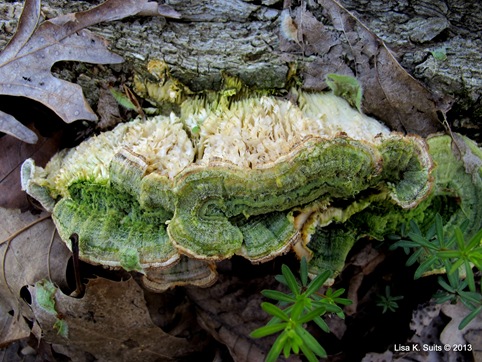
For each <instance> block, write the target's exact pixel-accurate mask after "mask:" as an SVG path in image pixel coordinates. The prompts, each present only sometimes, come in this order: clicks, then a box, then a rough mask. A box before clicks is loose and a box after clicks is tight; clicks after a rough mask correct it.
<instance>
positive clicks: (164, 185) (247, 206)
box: [22, 93, 433, 289]
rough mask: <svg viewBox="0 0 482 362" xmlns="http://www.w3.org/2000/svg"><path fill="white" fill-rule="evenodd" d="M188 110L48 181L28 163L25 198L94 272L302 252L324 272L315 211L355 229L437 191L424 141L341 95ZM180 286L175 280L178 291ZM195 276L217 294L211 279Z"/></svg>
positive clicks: (48, 170) (107, 139)
mask: <svg viewBox="0 0 482 362" xmlns="http://www.w3.org/2000/svg"><path fill="white" fill-rule="evenodd" d="M180 110H181V111H180V115H175V114H171V115H170V116H156V117H154V118H151V119H148V120H146V121H141V120H135V121H133V122H130V123H125V124H122V125H119V126H118V127H116V128H115V129H114V130H112V131H110V132H105V133H102V134H100V135H99V136H96V137H93V138H91V139H88V140H86V141H85V142H83V143H82V144H80V145H79V146H77V147H76V148H74V149H71V150H68V151H63V152H61V153H59V154H58V155H56V156H55V157H54V158H53V159H52V160H51V161H50V163H49V164H48V165H47V166H46V167H45V169H43V168H40V167H37V166H35V164H34V162H33V161H32V160H27V161H26V162H25V163H24V165H23V167H22V185H23V188H24V189H25V190H26V191H27V192H28V193H29V194H31V195H32V196H33V197H35V198H37V199H38V200H39V201H40V202H41V203H42V204H43V205H44V207H45V208H46V209H48V210H49V211H52V213H53V219H54V222H55V224H56V225H57V228H58V230H59V234H60V236H61V237H62V239H63V240H66V241H68V238H69V236H70V235H71V234H72V233H77V234H78V235H79V245H80V257H81V258H83V259H84V260H86V261H88V262H92V263H98V264H103V265H108V266H114V267H119V266H120V267H123V268H125V269H126V270H137V271H140V272H144V273H148V272H149V271H152V270H153V269H155V268H168V267H172V266H173V265H174V264H175V263H177V262H179V260H180V255H186V256H187V257H189V258H193V259H198V260H205V261H207V264H203V263H201V264H199V263H197V264H196V263H194V264H193V263H186V262H184V263H183V267H182V268H179V269H178V270H181V271H183V270H185V269H186V268H191V266H192V268H193V271H194V269H195V270H205V271H206V270H208V269H209V270H211V269H212V265H213V264H212V262H213V261H216V260H221V259H225V258H229V257H231V256H232V255H241V256H243V257H245V258H247V259H249V260H251V261H252V262H254V263H258V262H263V261H266V260H269V259H272V258H274V257H276V256H277V255H280V254H282V253H285V252H288V251H289V250H290V249H291V248H292V247H294V248H295V249H296V250H297V252H299V250H304V253H305V254H310V255H311V254H313V255H315V256H314V257H313V260H317V259H316V258H317V257H316V255H317V252H318V251H317V250H316V248H313V247H312V245H315V244H316V243H315V241H314V240H311V241H310V240H308V239H309V237H308V236H307V235H308V234H310V233H309V232H307V229H306V227H305V226H306V225H312V227H311V229H310V230H315V229H316V227H317V226H318V225H321V224H322V223H321V224H320V222H319V220H318V221H317V223H314V221H313V218H310V217H308V216H307V217H306V218H305V219H303V218H302V217H301V218H300V215H306V214H307V212H306V210H307V208H308V209H309V208H311V209H312V210H315V209H316V210H318V211H316V212H318V213H320V212H321V213H323V212H326V213H327V214H326V215H325V216H324V217H323V216H322V217H321V219H323V218H324V219H326V220H330V222H331V221H334V220H337V217H336V214H337V213H338V214H339V215H342V216H340V217H339V219H338V221H339V222H347V221H348V220H349V218H350V216H352V215H354V214H356V213H357V212H358V209H360V210H362V209H363V208H367V207H368V206H369V205H370V203H371V202H372V201H373V200H378V199H380V198H383V200H385V201H386V202H389V203H391V204H393V205H394V207H396V208H398V210H400V212H403V210H405V209H412V208H414V207H416V206H417V205H418V204H419V203H420V202H422V201H423V200H424V199H425V198H426V197H427V196H428V195H429V194H430V192H431V190H432V183H433V180H432V176H431V172H432V168H433V164H432V159H431V157H430V156H429V154H428V150H427V147H426V143H425V141H424V140H422V139H421V138H419V137H416V136H405V135H401V134H397V133H391V132H389V130H388V129H387V128H386V127H385V126H384V125H382V124H381V123H379V122H378V121H376V120H374V119H372V118H370V117H367V116H365V115H363V114H361V113H360V112H358V111H357V110H355V109H353V108H352V107H350V105H349V104H348V103H347V102H346V101H345V100H344V99H342V98H340V97H337V96H335V95H333V94H320V93H317V94H315V93H299V94H298V100H297V102H296V103H293V102H291V101H288V100H284V99H280V98H276V97H268V96H256V97H248V98H245V99H241V100H238V101H231V102H221V101H219V99H217V100H216V101H215V102H208V101H206V99H201V98H190V99H188V100H186V101H184V102H183V103H182V104H181V105H180ZM320 205H322V206H320ZM335 210H338V211H336V212H335ZM314 212H315V211H313V212H312V213H314ZM329 213H331V214H330V215H331V216H328V215H329ZM343 215H344V216H343ZM318 219H319V218H318ZM305 224H306V225H305ZM315 224H316V225H315ZM311 234H313V233H311ZM311 234H310V235H311ZM311 239H313V237H311ZM350 245H351V244H350ZM350 247H351V246H350ZM345 254H346V253H345ZM343 257H344V256H343ZM333 258H336V261H335V262H334V264H337V265H338V264H339V263H340V262H343V260H342V259H341V258H342V256H338V255H335V256H333ZM185 266H186V267H185ZM203 268H204V269H203ZM206 268H208V269H206ZM176 273H177V272H174V271H173V272H172V273H170V272H165V273H164V272H163V274H162V279H163V280H167V279H169V283H170V284H169V285H175V282H173V280H172V278H173V275H176ZM195 274H196V275H202V276H200V277H198V279H197V280H201V281H203V280H206V284H207V283H208V282H207V281H209V283H211V282H212V279H213V277H212V275H213V274H212V273H211V272H207V271H206V273H204V272H203V273H201V274H199V273H194V272H193V273H192V275H195ZM186 275H190V274H189V273H186V274H184V276H183V277H182V278H181V277H179V278H180V279H179V280H182V283H184V284H185V283H187V281H186V278H187V277H186ZM183 278H184V279H183ZM193 278H194V277H193ZM153 279H155V278H150V279H149V275H147V279H146V280H149V282H148V283H150V282H151V281H152V280H153ZM166 283H167V282H166ZM180 283H181V282H180ZM195 283H197V284H196V285H199V283H201V282H198V281H196V282H194V280H193V284H195ZM163 288H164V287H159V288H158V289H163Z"/></svg>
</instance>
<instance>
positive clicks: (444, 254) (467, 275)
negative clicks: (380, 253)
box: [391, 214, 482, 329]
mask: <svg viewBox="0 0 482 362" xmlns="http://www.w3.org/2000/svg"><path fill="white" fill-rule="evenodd" d="M467 225H468V222H466V223H463V224H462V226H456V227H455V229H454V230H453V232H451V233H447V231H446V230H444V222H443V219H442V217H441V216H440V215H439V214H437V215H436V216H435V222H434V224H433V225H431V227H430V228H429V229H428V230H427V231H426V233H422V231H421V230H420V228H419V226H418V225H417V223H416V222H414V221H412V222H411V223H410V228H409V230H406V234H405V235H403V234H404V233H402V239H401V240H399V241H397V242H395V243H394V244H393V245H392V246H391V248H397V247H401V248H403V249H404V250H405V252H406V253H407V254H408V253H409V251H410V250H411V251H412V254H411V256H410V257H409V258H408V260H407V265H408V266H410V265H413V264H414V263H416V262H419V263H420V265H419V266H418V268H417V269H416V271H415V275H414V278H415V279H417V278H420V277H421V276H423V275H425V274H427V273H433V272H434V271H438V272H439V273H441V272H443V273H445V274H446V275H445V277H439V278H438V282H439V285H440V286H441V287H442V291H440V292H438V293H437V294H436V295H435V299H436V301H437V302H438V303H444V302H447V301H451V302H454V303H455V302H457V301H459V300H460V301H461V302H462V303H463V304H464V305H465V306H466V307H467V308H468V309H469V311H470V312H469V314H468V315H467V316H466V317H465V318H464V319H463V320H462V321H461V322H460V325H459V329H463V328H465V327H466V326H467V325H468V324H469V323H470V322H471V321H472V320H473V319H474V318H475V317H476V316H477V315H478V314H479V313H480V312H481V311H482V294H481V290H480V280H478V281H476V277H475V276H476V274H475V273H474V271H473V269H474V268H475V269H476V270H477V271H478V275H480V272H481V271H482V229H481V230H479V231H478V232H477V233H475V235H473V236H472V237H471V238H469V239H466V238H465V237H464V232H463V230H464V229H465V228H466V227H467Z"/></svg>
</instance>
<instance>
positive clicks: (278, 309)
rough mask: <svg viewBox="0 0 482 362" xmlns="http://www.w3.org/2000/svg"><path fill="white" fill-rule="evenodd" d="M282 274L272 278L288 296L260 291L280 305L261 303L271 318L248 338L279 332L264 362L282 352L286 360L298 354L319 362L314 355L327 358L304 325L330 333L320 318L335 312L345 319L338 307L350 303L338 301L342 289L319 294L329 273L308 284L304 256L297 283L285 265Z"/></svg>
mask: <svg viewBox="0 0 482 362" xmlns="http://www.w3.org/2000/svg"><path fill="white" fill-rule="evenodd" d="M281 272H282V275H277V276H276V277H275V278H276V280H278V281H279V282H280V283H282V284H284V285H286V286H287V287H288V288H289V290H290V293H283V292H280V291H277V290H263V291H262V292H261V294H262V295H264V296H265V297H267V298H270V299H274V300H276V301H278V305H279V306H276V305H274V304H272V303H268V302H264V303H261V308H262V309H263V310H264V311H265V312H267V313H268V314H271V315H272V316H273V318H272V319H271V320H270V321H269V322H268V323H267V324H266V325H265V326H263V327H261V328H258V329H256V330H254V331H253V332H251V334H250V336H251V337H253V338H262V337H266V336H269V335H272V334H275V333H278V332H281V333H280V335H279V336H278V338H277V339H276V341H275V342H274V343H273V346H272V347H271V350H270V351H269V353H268V355H267V356H266V362H270V361H276V359H277V358H278V356H279V355H280V354H281V352H283V355H284V356H285V358H288V357H289V356H290V355H291V352H293V353H294V354H299V353H300V351H301V352H302V353H303V354H304V355H305V357H306V358H307V359H308V361H310V362H311V361H318V359H317V357H316V356H318V357H321V358H324V357H326V356H327V354H326V351H325V349H324V348H323V347H322V346H321V345H320V344H319V343H318V341H317V340H316V339H315V338H314V337H313V336H312V335H311V334H310V332H308V331H307V330H306V328H305V324H306V323H308V322H310V321H313V322H315V323H316V324H317V325H318V327H320V328H321V329H322V330H323V331H325V332H327V333H329V332H330V328H329V327H328V325H327V324H326V323H325V321H324V320H323V319H322V318H321V317H322V316H323V315H324V314H326V313H334V314H336V315H337V316H338V317H340V318H344V317H345V315H344V313H343V311H342V309H341V308H340V307H339V306H338V305H349V304H351V303H352V301H351V300H349V299H345V298H340V296H341V295H342V294H343V293H344V292H345V290H344V289H339V290H336V291H334V290H333V289H332V288H328V289H327V291H326V292H325V294H320V293H318V290H319V289H320V288H321V286H322V285H323V284H324V283H325V282H326V281H327V280H328V278H329V277H330V275H331V273H330V272H328V271H325V272H323V273H321V274H320V275H318V276H317V277H316V278H315V279H313V280H312V281H311V282H310V283H309V284H308V265H307V262H306V259H305V258H304V257H303V258H302V259H301V265H300V281H298V280H297V279H296V278H295V276H294V275H293V273H292V271H291V270H290V268H289V267H287V266H286V265H283V266H282V267H281ZM282 308H283V309H282Z"/></svg>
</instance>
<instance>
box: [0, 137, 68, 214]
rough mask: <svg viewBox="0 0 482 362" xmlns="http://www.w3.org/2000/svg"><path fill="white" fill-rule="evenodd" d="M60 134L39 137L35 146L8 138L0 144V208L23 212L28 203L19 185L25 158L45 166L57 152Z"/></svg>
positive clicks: (3, 139)
mask: <svg viewBox="0 0 482 362" xmlns="http://www.w3.org/2000/svg"><path fill="white" fill-rule="evenodd" d="M61 135H62V132H58V133H56V134H55V135H54V136H52V137H49V138H46V137H43V136H40V137H39V141H38V142H37V143H36V144H26V143H23V142H21V141H20V140H18V139H17V138H13V137H10V136H4V137H2V141H1V142H0V207H5V208H10V209H20V210H22V211H25V210H27V209H28V208H29V206H30V203H29V201H28V199H27V194H26V193H25V192H24V191H22V189H21V185H20V167H21V165H22V163H23V161H25V160H26V159H27V158H33V159H34V160H35V162H36V163H37V164H39V165H45V164H46V163H47V162H48V161H49V160H50V158H51V157H52V156H53V155H54V154H55V153H56V152H57V151H58V150H59V144H60V137H61Z"/></svg>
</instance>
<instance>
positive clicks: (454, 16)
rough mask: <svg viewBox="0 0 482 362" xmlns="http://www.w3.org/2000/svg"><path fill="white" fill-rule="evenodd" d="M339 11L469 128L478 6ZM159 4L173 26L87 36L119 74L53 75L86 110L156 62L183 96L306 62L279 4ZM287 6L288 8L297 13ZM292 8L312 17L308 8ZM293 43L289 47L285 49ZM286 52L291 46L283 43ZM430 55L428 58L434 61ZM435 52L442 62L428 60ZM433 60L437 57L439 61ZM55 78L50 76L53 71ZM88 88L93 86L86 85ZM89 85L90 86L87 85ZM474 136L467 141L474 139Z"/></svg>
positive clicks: (259, 80) (2, 19) (279, 74)
mask: <svg viewBox="0 0 482 362" xmlns="http://www.w3.org/2000/svg"><path fill="white" fill-rule="evenodd" d="M100 2H101V1H99V0H91V1H75V2H70V1H65V0H49V1H44V2H43V8H42V9H43V14H44V15H45V16H46V17H47V18H51V17H54V16H56V15H58V14H61V13H66V12H70V11H79V10H82V9H86V8H89V7H92V6H93V5H96V4H98V3H100ZM341 3H342V5H343V6H345V7H346V8H347V9H348V10H350V11H351V12H352V13H353V14H354V15H355V16H356V17H358V18H359V19H360V20H361V21H363V22H364V23H365V24H366V25H367V27H368V28H369V29H371V30H372V31H373V32H375V33H376V34H377V35H378V36H380V37H381V38H382V39H383V40H384V41H385V42H386V43H387V45H388V46H389V47H390V48H391V49H392V50H393V51H394V53H395V54H396V55H397V57H398V59H399V60H400V62H401V64H402V65H403V66H404V67H405V68H406V69H407V70H408V71H409V72H410V73H411V74H413V75H414V76H415V77H416V78H418V79H420V80H421V81H422V82H424V83H425V84H426V85H427V86H428V87H429V88H430V89H431V90H432V91H433V92H436V93H438V94H440V95H446V96H452V97H453V98H454V100H455V104H454V107H453V108H452V111H451V113H449V118H450V121H451V122H452V123H453V125H454V126H455V127H462V128H475V129H474V130H473V131H472V132H471V133H472V134H471V135H472V136H476V134H475V133H478V129H479V127H480V125H481V118H482V68H481V67H480V64H481V63H482V55H481V54H482V52H480V50H481V49H482V39H480V38H479V37H478V34H480V33H481V31H482V3H480V2H479V1H478V0H412V1H409V0H398V1H382V0H380V1H378V0H375V1H373V0H370V1H368V0H353V1H352V0H342V1H341ZM166 4H169V5H171V6H172V7H173V8H174V9H176V10H177V11H179V12H180V13H181V14H182V16H183V17H182V19H181V20H172V19H165V18H161V17H159V18H142V17H135V18H129V19H127V20H124V21H122V22H114V23H108V24H101V26H98V27H96V28H94V29H92V30H94V31H95V32H98V33H100V34H101V35H103V36H105V37H106V38H108V39H109V41H110V42H111V44H112V49H113V50H114V51H117V52H118V53H120V54H121V55H123V56H124V57H126V59H127V60H128V62H127V63H126V64H125V65H124V66H123V67H119V66H117V67H111V68H110V69H108V70H107V71H105V70H104V68H102V67H100V68H101V69H100V74H98V73H99V67H95V69H92V68H88V67H87V69H86V67H85V66H74V67H73V72H69V71H66V70H65V69H63V70H58V73H59V74H60V76H62V77H64V78H66V79H67V80H73V81H76V82H77V83H79V84H81V85H82V86H83V87H84V88H85V89H86V90H87V91H86V93H87V94H88V96H89V97H90V101H91V102H93V103H94V109H95V103H96V101H97V94H98V88H99V87H98V83H99V82H98V81H99V79H101V80H102V81H105V82H107V83H113V82H114V83H115V82H116V79H117V78H124V77H123V75H124V76H125V75H129V72H131V71H132V66H134V67H139V68H142V67H143V63H144V62H145V61H146V60H148V59H150V58H157V59H163V60H165V61H166V62H167V63H168V64H169V65H170V66H171V70H172V73H173V74H174V75H175V76H176V77H178V78H179V79H180V80H181V81H182V82H184V83H185V84H187V85H188V86H189V87H191V88H192V89H193V90H199V89H206V88H216V87H217V86H219V84H220V81H221V75H220V71H222V70H223V71H227V72H229V73H230V74H233V75H237V76H239V77H241V79H242V80H243V81H245V82H246V83H247V84H248V85H251V86H254V87H269V88H282V87H284V85H285V79H286V74H287V72H288V69H289V63H288V62H289V61H291V62H293V61H295V62H296V63H297V64H298V68H299V69H301V70H302V69H303V66H304V65H306V64H309V63H311V62H313V56H312V55H307V53H306V51H305V50H306V49H303V44H302V42H303V40H302V41H301V44H295V45H297V46H299V52H298V53H297V52H296V51H295V52H293V51H292V49H293V47H291V49H289V50H290V52H289V55H288V54H287V53H286V52H284V51H285V50H286V49H287V47H286V40H285V39H283V37H282V36H280V31H279V29H280V14H281V10H282V9H283V6H284V4H283V1H281V0H261V1H242V0H205V1H181V0H168V1H166ZM298 5H300V4H297V3H296V2H295V1H292V2H291V6H292V7H294V6H298ZM301 5H302V6H308V7H310V8H312V9H313V8H316V6H317V5H316V2H314V1H306V2H305V3H304V4H303V3H301ZM21 7H22V2H19V1H7V2H2V4H0V29H1V32H0V48H2V47H3V46H4V45H5V44H6V42H7V41H8V39H9V38H10V37H11V36H12V35H13V32H14V31H15V25H16V20H14V19H16V18H17V17H18V15H19V14H20V12H21ZM292 43H293V42H292ZM292 45H293V44H292ZM434 52H435V53H434ZM444 52H445V54H446V58H445V59H439V60H437V59H436V58H438V57H437V54H443V53H444ZM442 58H443V55H442ZM59 69H60V68H59ZM94 79H96V81H94ZM96 83H97V84H96ZM474 132H475V133H474Z"/></svg>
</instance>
